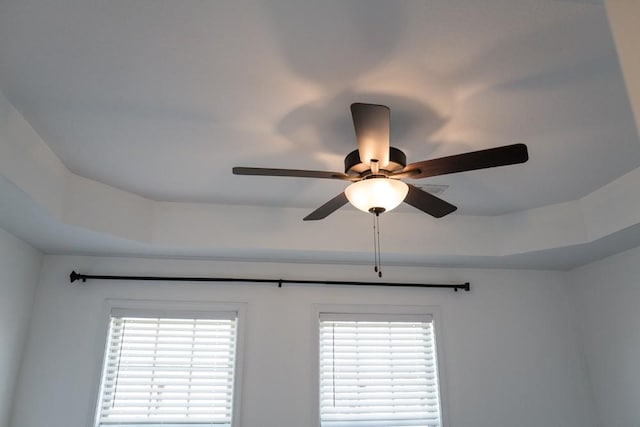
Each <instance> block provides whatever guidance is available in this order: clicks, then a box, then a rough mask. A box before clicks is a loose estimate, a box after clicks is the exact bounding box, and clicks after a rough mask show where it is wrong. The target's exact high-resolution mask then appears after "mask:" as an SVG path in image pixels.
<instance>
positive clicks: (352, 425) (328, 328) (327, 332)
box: [319, 313, 441, 427]
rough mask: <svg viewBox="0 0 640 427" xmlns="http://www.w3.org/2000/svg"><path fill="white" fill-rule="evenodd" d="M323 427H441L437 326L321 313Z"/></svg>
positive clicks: (422, 320)
mask: <svg viewBox="0 0 640 427" xmlns="http://www.w3.org/2000/svg"><path fill="white" fill-rule="evenodd" d="M319 374H320V422H321V426H322V427H400V426H413V427H439V426H440V425H441V416H440V401H439V388H438V373H437V364H436V351H435V340H434V333H433V322H432V320H431V318H429V317H426V316H418V317H416V316H393V317H390V316H388V315H371V314H368V315H364V314H360V315H345V314H328V313H327V314H325V313H321V315H320V372H319Z"/></svg>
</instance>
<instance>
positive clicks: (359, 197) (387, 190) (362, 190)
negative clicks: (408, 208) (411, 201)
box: [344, 177, 409, 212]
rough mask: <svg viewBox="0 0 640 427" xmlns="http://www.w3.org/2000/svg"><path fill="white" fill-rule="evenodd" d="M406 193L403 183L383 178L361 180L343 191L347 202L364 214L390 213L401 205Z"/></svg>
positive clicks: (405, 186) (407, 190)
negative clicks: (375, 212)
mask: <svg viewBox="0 0 640 427" xmlns="http://www.w3.org/2000/svg"><path fill="white" fill-rule="evenodd" d="M408 192H409V187H408V186H407V184H405V183H404V182H402V181H399V180H397V179H391V178H384V177H380V178H369V179H363V180H362V181H358V182H354V183H353V184H351V185H350V186H348V187H347V189H346V190H344V194H345V195H346V196H347V199H349V202H351V204H352V205H353V206H355V207H356V208H358V209H360V210H361V211H364V212H372V210H381V211H383V212H387V211H390V210H391V209H394V208H396V207H397V206H398V205H399V204H400V203H402V201H403V200H404V198H405V197H406V196H407V193H408Z"/></svg>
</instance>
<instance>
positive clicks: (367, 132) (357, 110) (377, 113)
mask: <svg viewBox="0 0 640 427" xmlns="http://www.w3.org/2000/svg"><path fill="white" fill-rule="evenodd" d="M351 116H352V117H353V127H354V128H355V130H356V139H357V140H358V151H359V153H360V160H361V161H362V162H363V163H365V164H367V165H369V164H370V163H371V160H377V161H378V166H379V167H380V168H381V169H382V168H384V167H385V166H387V165H388V164H389V126H390V124H389V123H390V121H391V117H390V116H391V110H389V107H387V106H385V105H376V104H362V103H355V104H351Z"/></svg>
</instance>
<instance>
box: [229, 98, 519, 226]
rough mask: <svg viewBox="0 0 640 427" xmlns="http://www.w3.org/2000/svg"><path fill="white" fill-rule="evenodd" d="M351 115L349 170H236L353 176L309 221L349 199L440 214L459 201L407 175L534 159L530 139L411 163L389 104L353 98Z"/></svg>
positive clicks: (382, 208) (239, 170) (372, 206)
mask: <svg viewBox="0 0 640 427" xmlns="http://www.w3.org/2000/svg"><path fill="white" fill-rule="evenodd" d="M351 115H352V117H353V126H354V128H355V132H356V139H357V141H358V149H357V150H354V151H352V152H351V153H349V154H347V156H346V157H345V159H344V173H342V172H328V171H315V170H300V169H272V168H254V167H234V168H233V173H234V174H236V175H261V176H290V177H299V178H326V179H340V180H344V181H350V182H352V184H351V185H349V186H348V187H347V189H346V190H345V191H344V192H343V193H340V194H339V195H337V196H336V197H334V198H333V199H331V200H329V201H328V202H327V203H325V204H324V205H322V206H320V207H319V208H318V209H316V210H315V211H313V212H311V213H310V214H309V215H307V216H306V217H304V220H305V221H314V220H320V219H324V218H326V217H327V216H329V215H330V214H331V213H333V212H335V211H336V210H338V209H339V208H341V207H342V206H344V205H345V204H347V203H348V202H351V203H352V204H353V205H354V206H355V207H357V208H358V209H360V210H363V211H365V212H371V213H373V214H375V215H376V216H378V215H379V214H381V213H383V212H386V211H389V210H391V209H393V208H395V207H397V206H398V205H399V204H400V203H402V202H403V201H404V202H405V203H407V204H409V205H411V206H413V207H414V208H417V209H419V210H421V211H423V212H425V213H427V214H429V215H431V216H433V217H435V218H441V217H443V216H445V215H448V214H450V213H451V212H453V211H455V210H456V209H457V207H456V206H454V205H452V204H450V203H448V202H446V201H444V200H442V199H440V198H439V197H436V196H434V195H432V194H430V193H427V192H426V191H423V190H421V189H420V188H418V187H416V186H414V185H411V184H408V183H405V182H403V181H402V179H404V178H410V179H417V178H427V177H432V176H438V175H446V174H450V173H457V172H465V171H470V170H476V169H486V168H492V167H497V166H506V165H512V164H517V163H524V162H526V161H527V160H528V159H529V155H528V152H527V146H526V145H524V144H513V145H506V146H502V147H496V148H489V149H486V150H479V151H472V152H469V153H464V154H457V155H453V156H447V157H441V158H438V159H431V160H423V161H420V162H416V163H410V164H407V157H406V156H405V154H404V153H403V152H402V151H400V150H399V149H397V148H395V147H391V146H390V145H389V129H390V109H389V107H387V106H385V105H377V104H364V103H354V104H351Z"/></svg>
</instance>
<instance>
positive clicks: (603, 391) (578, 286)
mask: <svg viewBox="0 0 640 427" xmlns="http://www.w3.org/2000/svg"><path fill="white" fill-rule="evenodd" d="M569 283H570V285H571V287H572V291H573V294H574V295H575V303H576V311H577V315H578V317H577V323H578V324H579V325H580V327H579V329H580V335H581V341H582V342H583V347H584V354H585V356H586V361H587V366H588V375H589V378H590V382H591V384H592V389H593V394H594V400H595V405H596V412H597V418H598V421H599V424H598V425H599V426H601V427H629V426H640V405H638V402H640V366H639V365H638V364H639V363H640V247H639V248H635V249H631V250H629V251H626V252H623V253H621V254H618V255H615V256H612V257H609V258H605V259H603V260H600V261H597V262H594V263H591V264H589V265H587V266H584V267H581V268H579V269H576V270H574V271H572V272H571V273H570V274H569Z"/></svg>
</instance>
